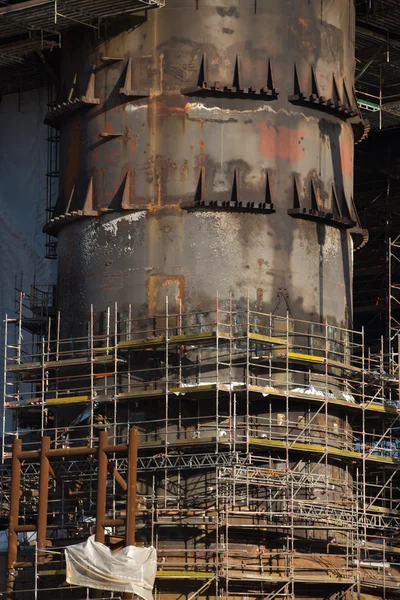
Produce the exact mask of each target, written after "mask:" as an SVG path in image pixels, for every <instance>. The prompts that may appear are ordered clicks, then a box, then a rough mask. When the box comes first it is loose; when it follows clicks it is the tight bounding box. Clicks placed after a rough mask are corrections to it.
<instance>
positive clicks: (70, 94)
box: [68, 73, 78, 102]
mask: <svg viewBox="0 0 400 600" xmlns="http://www.w3.org/2000/svg"><path fill="white" fill-rule="evenodd" d="M77 81H78V73H75V75H74V79H73V81H72V85H71V87H70V90H69V92H68V102H71V101H72V99H73V97H74V96H76V83H77Z"/></svg>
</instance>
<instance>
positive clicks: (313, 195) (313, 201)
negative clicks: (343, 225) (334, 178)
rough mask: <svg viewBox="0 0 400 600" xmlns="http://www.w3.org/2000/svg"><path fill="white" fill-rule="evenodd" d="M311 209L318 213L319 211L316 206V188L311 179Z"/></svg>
mask: <svg viewBox="0 0 400 600" xmlns="http://www.w3.org/2000/svg"><path fill="white" fill-rule="evenodd" d="M311 208H312V210H315V211H316V212H318V211H319V209H320V207H319V204H318V190H317V188H316V185H315V181H314V179H311Z"/></svg>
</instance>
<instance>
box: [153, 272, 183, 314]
mask: <svg viewBox="0 0 400 600" xmlns="http://www.w3.org/2000/svg"><path fill="white" fill-rule="evenodd" d="M185 293H186V284H185V278H184V276H183V275H150V277H149V283H148V299H149V314H150V315H157V314H158V315H164V314H165V299H166V297H167V296H168V301H169V313H170V314H171V315H172V314H177V312H178V310H179V306H182V308H183V306H184V303H185Z"/></svg>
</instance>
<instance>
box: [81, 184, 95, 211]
mask: <svg viewBox="0 0 400 600" xmlns="http://www.w3.org/2000/svg"><path fill="white" fill-rule="evenodd" d="M87 212H93V177H91V178H90V179H89V185H88V188H87V192H86V196H85V202H84V204H83V214H86V213H87Z"/></svg>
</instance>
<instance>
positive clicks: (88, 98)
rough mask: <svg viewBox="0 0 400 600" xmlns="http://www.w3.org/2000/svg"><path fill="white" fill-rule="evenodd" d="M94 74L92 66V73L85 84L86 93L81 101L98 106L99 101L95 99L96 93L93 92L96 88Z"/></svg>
mask: <svg viewBox="0 0 400 600" xmlns="http://www.w3.org/2000/svg"><path fill="white" fill-rule="evenodd" d="M95 72H96V65H93V67H92V71H91V73H90V76H89V82H88V84H87V88H86V92H85V94H84V95H83V96H82V101H83V102H87V103H89V104H99V103H100V100H99V99H98V98H96V92H95V87H96V74H95Z"/></svg>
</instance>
